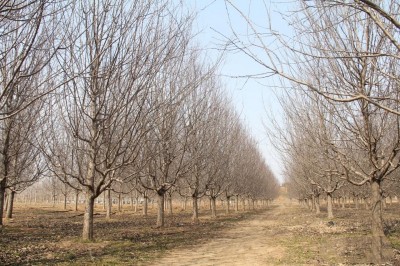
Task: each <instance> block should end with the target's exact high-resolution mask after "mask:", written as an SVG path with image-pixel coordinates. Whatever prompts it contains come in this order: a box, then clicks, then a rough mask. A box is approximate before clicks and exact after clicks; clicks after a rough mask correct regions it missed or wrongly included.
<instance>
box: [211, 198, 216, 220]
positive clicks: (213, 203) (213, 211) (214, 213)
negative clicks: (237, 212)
mask: <svg viewBox="0 0 400 266" xmlns="http://www.w3.org/2000/svg"><path fill="white" fill-rule="evenodd" d="M210 200H211V217H212V218H215V217H217V203H216V202H217V199H216V198H215V197H210Z"/></svg>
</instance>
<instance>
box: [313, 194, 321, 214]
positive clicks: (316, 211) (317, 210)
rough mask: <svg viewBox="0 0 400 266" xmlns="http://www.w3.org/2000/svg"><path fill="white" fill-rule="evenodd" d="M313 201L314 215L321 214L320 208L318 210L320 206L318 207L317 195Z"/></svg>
mask: <svg viewBox="0 0 400 266" xmlns="http://www.w3.org/2000/svg"><path fill="white" fill-rule="evenodd" d="M314 201H315V203H314V205H315V213H316V214H320V213H321V208H320V205H319V195H316V196H315V197H314Z"/></svg>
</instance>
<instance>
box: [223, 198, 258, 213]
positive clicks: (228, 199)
mask: <svg viewBox="0 0 400 266" xmlns="http://www.w3.org/2000/svg"><path fill="white" fill-rule="evenodd" d="M230 199H231V197H226V208H225V211H226V214H229V212H230V208H229V207H230V206H229V205H230V203H229V201H230ZM253 209H254V203H253Z"/></svg>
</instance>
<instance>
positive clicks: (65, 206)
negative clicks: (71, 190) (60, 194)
mask: <svg viewBox="0 0 400 266" xmlns="http://www.w3.org/2000/svg"><path fill="white" fill-rule="evenodd" d="M66 209H67V194H64V210H66Z"/></svg>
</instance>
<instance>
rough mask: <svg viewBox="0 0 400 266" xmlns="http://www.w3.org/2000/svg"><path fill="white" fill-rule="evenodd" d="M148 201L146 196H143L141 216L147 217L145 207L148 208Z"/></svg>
mask: <svg viewBox="0 0 400 266" xmlns="http://www.w3.org/2000/svg"><path fill="white" fill-rule="evenodd" d="M147 203H148V201H147V195H146V194H144V196H143V216H147V209H148V208H147V206H148V204H147ZM163 204H164V203H163Z"/></svg>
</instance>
